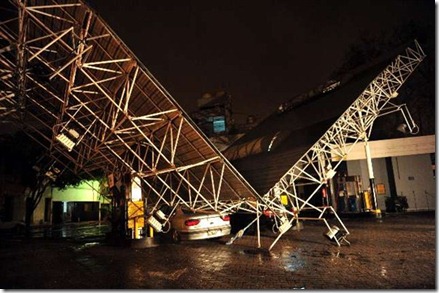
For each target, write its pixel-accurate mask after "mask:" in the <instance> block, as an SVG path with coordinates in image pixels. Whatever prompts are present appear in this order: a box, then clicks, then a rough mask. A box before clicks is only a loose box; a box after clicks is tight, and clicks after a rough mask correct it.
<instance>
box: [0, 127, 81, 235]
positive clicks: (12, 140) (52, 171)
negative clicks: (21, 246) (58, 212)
mask: <svg viewBox="0 0 439 293" xmlns="http://www.w3.org/2000/svg"><path fill="white" fill-rule="evenodd" d="M0 158H1V160H0V161H1V163H2V170H3V173H4V174H1V175H2V176H4V175H5V174H7V175H8V176H10V177H14V178H17V180H15V183H16V184H17V185H20V186H21V187H22V190H23V194H24V195H25V201H26V204H25V207H26V210H25V225H26V231H27V232H29V231H30V225H31V220H32V216H33V213H34V211H35V209H36V207H37V206H38V204H39V203H40V201H41V198H42V197H43V195H44V193H45V191H46V190H47V188H48V187H50V186H54V187H58V188H61V189H63V188H66V187H67V186H77V185H78V184H80V183H81V182H82V181H83V180H86V179H89V177H90V176H78V174H74V173H73V172H71V171H70V170H68V169H66V168H65V169H63V170H60V169H58V168H57V167H56V164H55V161H54V160H53V159H52V158H51V156H50V155H49V154H48V153H47V151H46V150H45V149H44V148H42V147H41V146H39V145H38V144H37V143H36V142H35V141H33V140H32V139H31V138H30V137H29V136H28V135H27V134H25V133H24V132H17V133H15V134H9V135H5V136H2V137H1V139H0ZM82 175H83V174H82Z"/></svg>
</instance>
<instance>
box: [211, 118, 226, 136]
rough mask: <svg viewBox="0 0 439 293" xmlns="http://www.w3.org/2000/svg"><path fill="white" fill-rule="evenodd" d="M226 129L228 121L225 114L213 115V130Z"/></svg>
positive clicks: (217, 131)
mask: <svg viewBox="0 0 439 293" xmlns="http://www.w3.org/2000/svg"><path fill="white" fill-rule="evenodd" d="M224 131H226V121H225V120H224V116H216V117H213V132H214V133H220V132H224Z"/></svg>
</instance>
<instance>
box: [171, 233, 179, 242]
mask: <svg viewBox="0 0 439 293" xmlns="http://www.w3.org/2000/svg"><path fill="white" fill-rule="evenodd" d="M172 241H173V242H174V243H179V242H180V241H181V236H180V233H178V231H177V230H172Z"/></svg>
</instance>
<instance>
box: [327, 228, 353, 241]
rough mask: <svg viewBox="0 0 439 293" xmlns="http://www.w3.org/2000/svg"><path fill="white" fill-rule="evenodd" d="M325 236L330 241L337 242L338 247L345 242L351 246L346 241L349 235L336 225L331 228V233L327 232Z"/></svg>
mask: <svg viewBox="0 0 439 293" xmlns="http://www.w3.org/2000/svg"><path fill="white" fill-rule="evenodd" d="M325 236H326V237H327V238H328V239H329V240H331V241H334V242H336V243H337V245H338V246H340V245H341V244H342V243H343V242H346V243H347V244H348V245H350V244H351V243H350V242H349V241H348V240H346V236H347V235H346V234H345V233H344V232H342V231H340V228H338V227H337V226H335V225H333V226H332V227H330V228H329V231H328V232H326V234H325Z"/></svg>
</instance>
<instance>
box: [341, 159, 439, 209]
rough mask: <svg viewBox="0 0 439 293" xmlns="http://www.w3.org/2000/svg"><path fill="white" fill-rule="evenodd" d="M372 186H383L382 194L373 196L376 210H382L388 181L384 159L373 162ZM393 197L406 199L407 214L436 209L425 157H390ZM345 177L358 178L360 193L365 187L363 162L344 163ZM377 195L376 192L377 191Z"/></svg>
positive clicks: (430, 174) (433, 189) (433, 188)
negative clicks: (394, 186)
mask: <svg viewBox="0 0 439 293" xmlns="http://www.w3.org/2000/svg"><path fill="white" fill-rule="evenodd" d="M372 164H373V171H374V177H375V185H379V184H383V185H384V189H385V192H384V193H382V194H377V205H378V208H379V209H381V210H383V211H385V210H386V204H385V199H386V197H388V196H390V195H391V194H390V189H389V179H388V175H387V169H386V161H385V159H384V158H379V159H373V160H372ZM392 164H393V172H394V177H395V185H396V193H397V194H396V195H398V196H405V197H407V202H408V205H409V208H408V209H407V210H408V211H423V210H434V209H435V206H436V191H435V178H434V176H433V171H432V164H431V160H430V155H429V154H423V155H413V156H400V157H394V158H392ZM347 168H348V175H360V176H361V180H362V184H363V190H367V189H368V188H369V175H368V170H367V163H366V160H353V161H347ZM377 193H378V192H377Z"/></svg>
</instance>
